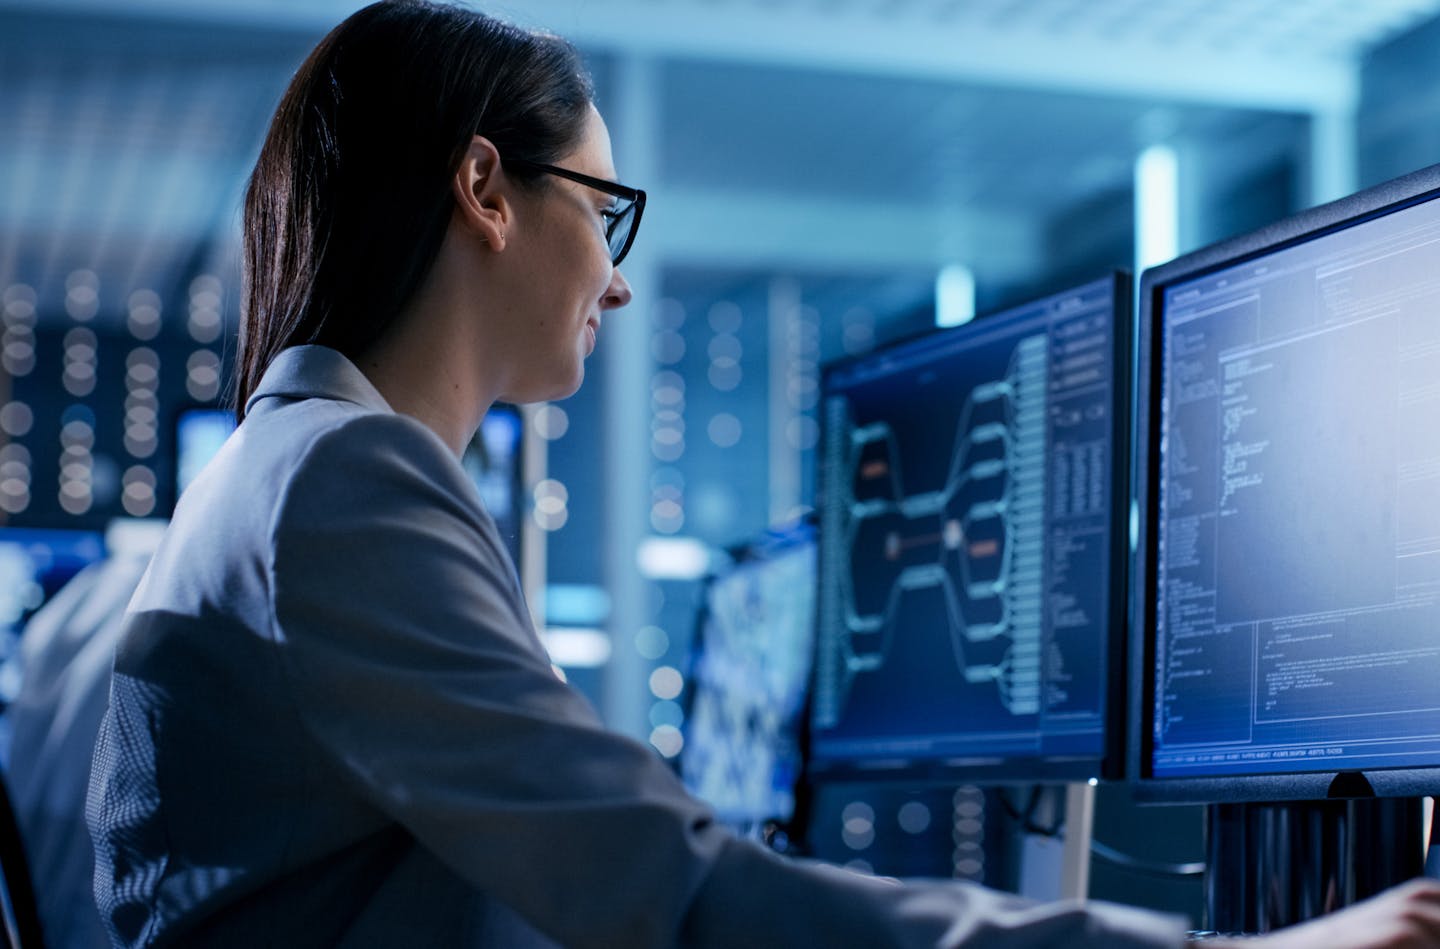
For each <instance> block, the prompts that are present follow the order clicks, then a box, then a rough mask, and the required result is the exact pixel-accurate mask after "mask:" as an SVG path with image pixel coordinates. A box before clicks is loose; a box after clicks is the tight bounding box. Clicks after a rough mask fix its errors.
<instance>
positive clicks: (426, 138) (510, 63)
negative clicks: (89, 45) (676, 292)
mask: <svg viewBox="0 0 1440 949" xmlns="http://www.w3.org/2000/svg"><path fill="white" fill-rule="evenodd" d="M593 97H594V92H593V89H592V86H591V83H590V79H589V77H588V76H587V74H586V73H585V70H584V68H583V66H582V64H581V62H580V57H579V55H578V54H577V53H576V51H575V49H574V48H573V47H572V46H571V45H570V44H569V43H567V42H565V41H564V40H562V39H559V38H558V37H554V36H550V35H547V34H543V33H536V32H532V31H529V30H524V29H521V28H518V27H515V26H512V25H510V24H507V23H504V22H501V21H499V20H496V19H494V18H492V17H488V16H486V15H484V14H482V13H477V12H475V11H472V10H466V9H462V8H460V7H456V6H451V5H447V4H442V3H432V2H427V0H382V2H380V3H375V4H372V5H370V6H368V7H365V8H364V9H363V10H360V11H359V12H357V13H355V14H354V15H352V16H350V17H349V18H348V19H346V20H345V21H344V22H343V23H341V24H340V25H339V26H337V27H336V28H335V29H334V30H332V31H331V32H330V34H329V35H328V36H326V37H325V38H324V39H323V40H322V41H321V42H320V45H319V46H317V47H316V48H315V50H314V52H312V53H311V54H310V56H309V58H307V59H306V60H305V62H304V64H303V65H301V67H300V69H299V70H298V71H297V72H296V74H295V78H294V79H293V80H291V82H290V86H289V88H288V89H287V90H286V92H285V95H284V97H283V98H282V99H281V100H280V105H279V107H278V108H277V109H276V112H275V118H274V119H273V121H272V122H271V123H270V131H269V133H268V134H267V135H266V138H265V144H264V146H263V147H262V148H261V150H260V157H259V159H258V160H257V161H256V163H255V171H254V172H253V173H252V174H251V176H250V184H249V187H248V189H247V190H246V193H245V228H244V229H245V235H244V273H245V290H244V300H243V303H242V319H241V326H240V342H239V354H238V355H239V358H238V359H237V365H236V378H235V392H234V398H235V409H236V415H237V417H238V418H241V419H243V418H244V415H245V402H246V400H248V399H249V398H250V396H251V395H252V394H253V393H254V391H255V388H256V386H257V385H258V383H259V382H260V377H261V376H262V375H264V373H265V370H266V368H268V367H269V365H270V362H271V360H273V359H274V358H275V356H276V354H277V353H279V352H280V351H281V350H283V349H286V348H288V347H291V346H297V345H301V344H304V343H320V344H323V345H326V346H330V347H332V348H334V349H337V350H339V351H340V352H342V353H344V354H345V355H347V356H349V357H351V358H355V356H357V355H358V354H359V352H360V351H361V350H363V349H364V348H365V347H366V346H368V345H369V344H370V343H372V342H373V341H374V340H375V339H376V338H377V337H378V336H379V335H380V333H381V332H382V331H383V330H384V329H385V327H386V326H387V325H388V324H389V323H390V321H391V320H393V319H394V318H395V316H396V315H397V314H399V312H400V311H401V310H402V309H403V308H404V306H405V304H406V303H407V302H408V301H409V300H410V298H411V297H412V296H413V295H414V294H415V292H416V290H417V289H418V288H419V286H420V283H421V281H422V280H424V278H425V275H426V274H427V273H428V272H429V269H430V267H431V265H432V263H433V261H434V259H435V255H436V254H437V253H438V252H439V249H440V245H441V242H442V241H443V239H444V237H445V232H446V228H447V227H448V225H449V221H450V217H451V212H452V210H453V208H454V199H453V197H452V196H451V193H450V179H451V176H452V175H453V174H454V171H455V169H456V168H457V167H458V166H459V163H460V159H461V158H462V157H463V155H464V153H465V149H466V147H467V146H468V145H469V143H470V141H471V137H472V136H474V135H483V136H485V137H486V138H488V139H490V141H491V142H493V143H494V144H495V147H496V149H497V150H498V151H499V153H500V155H501V158H502V160H508V159H524V160H527V161H531V162H554V161H555V160H557V159H558V158H561V157H562V156H563V155H564V154H565V153H567V152H568V151H569V150H570V149H571V148H573V147H574V146H575V145H576V144H578V142H579V140H580V137H581V133H582V130H583V127H584V122H585V113H586V110H587V108H588V106H589V104H590V103H591V101H592V100H593ZM536 186H540V185H539V183H538V182H537V184H536Z"/></svg>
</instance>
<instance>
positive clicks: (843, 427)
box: [809, 275, 1130, 782]
mask: <svg viewBox="0 0 1440 949" xmlns="http://www.w3.org/2000/svg"><path fill="white" fill-rule="evenodd" d="M1128 288H1129V280H1128V278H1127V277H1125V276H1124V275H1115V276H1113V277H1110V278H1106V279H1104V280H1101V281H1097V282H1095V283H1092V284H1089V285H1086V286H1083V287H1080V288H1077V289H1075V290H1072V291H1069V292H1066V293H1061V294H1058V295H1055V296H1051V297H1047V298H1045V299H1043V300H1039V301H1036V302H1034V303H1032V304H1029V305H1025V306H1020V307H1016V308H1014V309H1011V310H1008V311H1006V312H1003V313H999V314H996V315H993V316H989V317H984V318H981V319H979V320H976V321H975V322H973V323H971V324H969V325H966V326H963V327H959V328H955V329H950V330H944V331H940V332H936V333H933V334H930V335H927V336H924V337H922V338H919V339H915V340H912V341H909V342H906V343H902V344H899V345H896V346H893V347H890V348H888V349H886V350H884V351H881V352H877V353H874V354H872V355H869V356H866V357H863V358H860V359H856V360H852V361H849V362H845V363H841V364H838V365H836V366H832V367H830V368H829V369H827V371H826V373H825V375H824V381H823V407H824V436H823V441H822V455H821V459H820V469H821V472H820V478H821V485H820V508H821V542H820V591H819V603H818V649H817V657H816V673H815V689H814V696H813V700H812V702H813V704H812V713H811V720H810V723H811V738H810V749H809V765H810V771H811V773H812V775H813V776H815V777H816V778H817V779H822V780H823V779H826V778H829V777H832V776H844V775H854V776H864V777H867V778H873V777H876V776H880V775H887V774H888V775H894V776H896V777H902V776H903V777H906V778H915V777H922V778H934V779H936V780H951V779H960V780H987V779H989V780H994V781H1002V782H1003V781H1035V780H1069V779H1084V778H1090V777H1098V776H1101V775H1108V774H1113V773H1115V772H1116V770H1117V768H1118V765H1119V762H1120V759H1121V757H1122V756H1121V755H1120V747H1121V746H1120V737H1121V736H1120V734H1119V726H1120V723H1121V719H1122V712H1123V702H1121V701H1119V698H1120V696H1119V691H1118V689H1112V685H1118V684H1119V683H1120V682H1121V681H1122V670H1123V664H1122V657H1121V655H1120V652H1121V650H1122V649H1123V645H1124V642H1123V640H1124V636H1123V633H1122V630H1121V624H1122V622H1123V617H1124V581H1125V557H1126V554H1127V551H1126V545H1125V542H1124V540H1123V538H1124V537H1125V535H1126V531H1127V527H1126V523H1127V521H1126V511H1127V509H1128V504H1127V501H1126V499H1127V493H1126V492H1127V479H1126V472H1127V470H1128V463H1127V461H1126V459H1127V457H1128V455H1127V444H1128V438H1127V434H1128V430H1129V415H1128V408H1127V407H1128V404H1129V402H1128V394H1129V382H1128V380H1129V373H1128V369H1129V362H1130V355H1129V352H1130V351H1129V313H1130V304H1129V297H1130V294H1129V289H1128Z"/></svg>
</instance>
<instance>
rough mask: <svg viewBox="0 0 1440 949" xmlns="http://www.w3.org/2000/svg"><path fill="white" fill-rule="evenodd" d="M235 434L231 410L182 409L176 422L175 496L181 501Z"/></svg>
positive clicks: (233, 415) (233, 416) (233, 417)
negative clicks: (232, 433) (191, 484)
mask: <svg viewBox="0 0 1440 949" xmlns="http://www.w3.org/2000/svg"><path fill="white" fill-rule="evenodd" d="M233 431H235V413H234V412H232V411H231V410H230V409H219V408H189V409H182V410H181V412H180V414H179V416H177V417H176V419H175V494H176V496H177V497H178V496H179V495H180V494H181V493H182V492H183V491H184V490H185V489H186V488H188V487H189V486H190V482H192V481H194V480H195V476H196V475H198V474H199V473H200V469H201V468H204V467H205V465H206V464H208V463H209V461H210V459H211V458H214V457H215V453H216V452H217V451H219V450H220V446H221V445H223V444H225V439H227V438H229V437H230V433H231V432H233Z"/></svg>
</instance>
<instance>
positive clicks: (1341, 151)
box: [1308, 109, 1360, 207]
mask: <svg viewBox="0 0 1440 949" xmlns="http://www.w3.org/2000/svg"><path fill="white" fill-rule="evenodd" d="M1355 125H1356V118H1355V112H1354V111H1353V110H1349V109H1338V110H1334V111H1322V112H1316V113H1314V114H1313V115H1311V116H1310V176H1309V177H1310V182H1309V183H1310V194H1309V195H1308V198H1309V204H1310V206H1312V207H1313V206H1314V205H1317V204H1324V203H1326V202H1327V201H1334V200H1335V199H1337V198H1343V197H1345V196H1346V195H1347V194H1352V193H1354V192H1355V191H1356V190H1357V189H1358V188H1359V183H1360V171H1359V167H1358V166H1359V156H1358V152H1359V139H1358V135H1357V132H1356V127H1355Z"/></svg>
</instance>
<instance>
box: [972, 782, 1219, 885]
mask: <svg viewBox="0 0 1440 949" xmlns="http://www.w3.org/2000/svg"><path fill="white" fill-rule="evenodd" d="M1042 793H1043V788H1041V787H1036V788H1032V789H1031V791H1030V799H1029V802H1028V803H1027V804H1026V805H1025V810H1024V812H1023V813H1022V812H1021V811H1020V809H1019V808H1017V807H1016V806H1015V804H1014V803H1013V802H1012V801H1011V800H1010V796H1009V795H1008V794H1007V793H1006V790H1005V789H1004V788H999V789H998V790H997V794H996V796H997V797H998V798H999V800H1000V806H1001V807H1003V808H1004V809H1005V813H1006V814H1008V815H1009V816H1010V819H1011V820H1013V821H1015V822H1016V823H1017V824H1019V825H1020V828H1021V829H1022V830H1023V831H1024V832H1025V833H1027V834H1038V835H1039V836H1041V837H1050V838H1053V839H1055V840H1064V839H1065V818H1064V817H1063V816H1062V817H1059V818H1057V819H1056V821H1055V823H1054V824H1052V825H1051V826H1049V827H1045V826H1042V825H1040V824H1037V823H1036V822H1035V811H1036V810H1037V809H1038V807H1039V804H1040V795H1041V794H1042ZM1090 853H1091V855H1092V856H1095V857H1099V858H1100V859H1101V860H1104V861H1105V862H1106V863H1110V864H1114V865H1115V866H1117V867H1122V868H1124V869H1126V870H1133V871H1135V872H1136V873H1144V874H1147V875H1149V876H1157V877H1163V878H1166V879H1172V880H1174V879H1182V880H1183V879H1187V878H1189V877H1197V876H1201V875H1203V874H1204V873H1205V864H1204V863H1203V862H1199V863H1166V862H1164V861H1157V860H1145V859H1142V858H1140V857H1134V856H1131V855H1130V854H1128V853H1124V852H1122V851H1120V850H1116V849H1115V848H1114V847H1111V846H1109V845H1108V844H1102V843H1101V842H1100V841H1098V840H1095V839H1093V838H1092V839H1091V841H1090Z"/></svg>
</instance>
